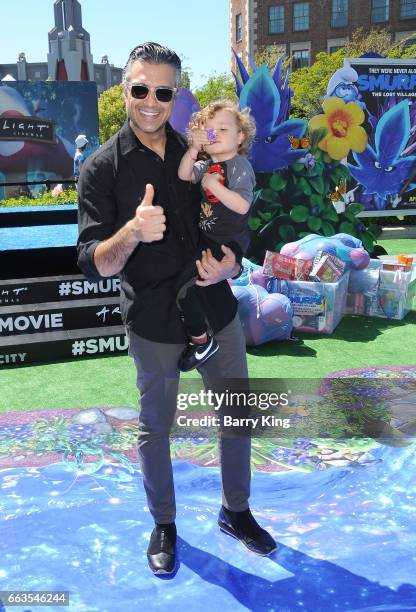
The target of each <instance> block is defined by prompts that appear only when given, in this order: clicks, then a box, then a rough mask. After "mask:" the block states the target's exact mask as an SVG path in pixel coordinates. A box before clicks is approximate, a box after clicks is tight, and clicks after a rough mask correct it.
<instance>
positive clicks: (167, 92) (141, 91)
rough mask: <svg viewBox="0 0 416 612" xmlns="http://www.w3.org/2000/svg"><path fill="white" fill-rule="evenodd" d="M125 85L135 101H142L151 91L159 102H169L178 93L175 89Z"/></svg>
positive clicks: (132, 84) (139, 84)
mask: <svg viewBox="0 0 416 612" xmlns="http://www.w3.org/2000/svg"><path fill="white" fill-rule="evenodd" d="M126 85H127V87H129V88H130V89H131V95H132V97H133V98H135V100H144V99H145V98H147V96H148V95H149V91H150V90H152V91H154V92H155V96H156V99H157V100H159V102H171V101H172V99H173V96H174V95H175V94H176V92H177V91H178V90H177V88H176V87H148V85H142V84H141V83H126Z"/></svg>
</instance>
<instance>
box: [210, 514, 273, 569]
mask: <svg viewBox="0 0 416 612" xmlns="http://www.w3.org/2000/svg"><path fill="white" fill-rule="evenodd" d="M218 525H219V527H220V529H221V531H224V533H228V535H230V536H233V538H236V539H237V540H240V542H241V543H242V544H244V546H246V547H247V548H248V549H249V550H251V551H252V552H254V553H256V554H257V555H261V556H263V557H264V556H267V555H270V554H271V553H272V552H274V551H275V550H276V548H277V545H276V542H275V541H274V540H273V538H272V536H271V535H270V534H269V533H268V532H267V531H266V530H265V529H262V528H261V527H260V525H259V524H258V523H257V521H256V519H255V518H254V516H253V515H252V514H251V512H250V509H249V508H248V509H247V510H244V511H243V512H232V511H231V510H227V508H224V506H221V510H220V514H219V517H218Z"/></svg>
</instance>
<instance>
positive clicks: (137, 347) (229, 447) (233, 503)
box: [128, 315, 251, 523]
mask: <svg viewBox="0 0 416 612" xmlns="http://www.w3.org/2000/svg"><path fill="white" fill-rule="evenodd" d="M128 335H129V355H130V356H131V357H132V358H133V359H134V362H135V365H136V369H137V387H138V389H139V392H140V397H141V409H140V418H139V435H138V451H139V457H140V462H141V467H142V474H143V482H144V487H145V491H146V496H147V503H148V506H149V510H150V512H151V514H152V516H153V518H154V520H155V522H156V523H172V522H174V520H175V516H176V505H175V490H174V484H173V472H172V463H171V458H170V447H169V433H170V430H171V427H172V423H173V420H174V417H175V412H176V401H177V399H176V396H177V391H178V383H179V374H180V372H179V370H178V366H177V364H178V359H179V357H180V354H181V352H182V351H183V349H184V348H185V345H183V344H165V343H161V342H151V341H150V340H146V339H145V338H142V337H140V336H138V335H137V334H135V333H133V332H131V331H129V332H128ZM215 337H216V339H217V341H218V344H219V345H220V348H219V350H218V351H217V353H215V355H213V356H212V357H211V358H210V359H209V360H208V361H207V362H206V363H205V364H204V365H202V366H201V368H199V371H200V373H201V375H202V378H203V382H204V386H205V388H206V389H210V388H211V386H210V381H211V380H212V381H214V380H215V379H216V385H215V390H218V379H219V378H247V377H248V372H247V359H246V343H245V338H244V333H243V330H242V327H241V323H240V319H239V317H238V315H237V316H236V317H235V319H234V320H233V321H232V322H231V323H230V324H229V325H227V326H226V327H225V328H224V329H222V330H221V331H220V332H218V333H217V334H216V335H215ZM250 447H251V445H250V438H249V437H248V436H247V437H244V436H235V437H228V436H227V437H226V436H223V435H221V434H219V435H218V450H219V456H220V463H221V479H222V504H223V505H224V506H225V507H226V508H228V509H229V510H232V511H234V512H239V511H242V510H246V509H247V508H248V498H249V496H250V477H251V473H250Z"/></svg>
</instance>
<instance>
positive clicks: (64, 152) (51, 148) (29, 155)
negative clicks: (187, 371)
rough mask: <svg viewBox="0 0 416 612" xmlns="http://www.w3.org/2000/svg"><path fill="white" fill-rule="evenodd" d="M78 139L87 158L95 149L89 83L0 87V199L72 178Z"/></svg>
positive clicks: (92, 93)
mask: <svg viewBox="0 0 416 612" xmlns="http://www.w3.org/2000/svg"><path fill="white" fill-rule="evenodd" d="M78 134H85V135H86V137H87V139H88V141H89V149H88V153H90V152H92V151H94V150H95V149H96V148H97V147H98V144H99V143H98V107H97V86H96V84H95V83H93V82H86V81H81V82H77V81H7V82H4V81H3V82H0V198H2V197H13V196H16V195H20V194H21V193H22V190H23V192H24V191H25V190H26V193H27V195H30V194H31V195H36V193H37V192H39V190H41V189H43V188H44V187H43V186H42V185H28V186H27V187H25V184H26V183H30V182H37V181H39V182H41V181H45V180H49V181H51V182H57V183H59V182H60V181H63V180H70V179H72V178H73V159H74V154H75V142H74V141H75V138H76V137H77V136H78ZM2 183H6V184H7V183H20V184H21V185H20V186H16V185H15V186H8V187H2V186H1V184H2Z"/></svg>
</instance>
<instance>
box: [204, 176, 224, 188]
mask: <svg viewBox="0 0 416 612" xmlns="http://www.w3.org/2000/svg"><path fill="white" fill-rule="evenodd" d="M219 181H221V182H223V177H222V176H221V175H220V174H218V172H206V173H205V174H204V176H203V177H202V179H201V185H202V187H203V188H204V189H211V188H212V187H213V186H214V187H215V185H218V182H219Z"/></svg>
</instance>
